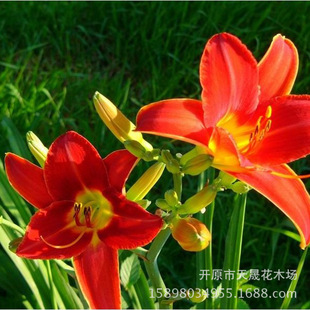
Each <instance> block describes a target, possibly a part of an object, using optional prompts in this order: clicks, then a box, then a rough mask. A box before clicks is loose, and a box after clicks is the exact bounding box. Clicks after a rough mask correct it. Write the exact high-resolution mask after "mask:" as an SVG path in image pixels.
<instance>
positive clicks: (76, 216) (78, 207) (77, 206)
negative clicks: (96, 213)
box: [73, 202, 83, 226]
mask: <svg viewBox="0 0 310 310" xmlns="http://www.w3.org/2000/svg"><path fill="white" fill-rule="evenodd" d="M81 208H82V204H81V203H77V202H76V203H75V204H74V215H73V218H74V220H75V223H76V225H77V226H83V224H82V223H81V222H80V219H79V213H80V210H81Z"/></svg>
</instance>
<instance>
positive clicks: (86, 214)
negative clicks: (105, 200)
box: [84, 206, 92, 228]
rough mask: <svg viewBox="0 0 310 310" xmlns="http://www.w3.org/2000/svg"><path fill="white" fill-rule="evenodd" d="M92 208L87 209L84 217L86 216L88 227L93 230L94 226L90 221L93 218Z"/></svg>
mask: <svg viewBox="0 0 310 310" xmlns="http://www.w3.org/2000/svg"><path fill="white" fill-rule="evenodd" d="M91 211H92V210H91V207H90V206H89V207H85V209H84V216H85V221H86V226H87V227H88V228H92V225H91V221H90V218H91Z"/></svg>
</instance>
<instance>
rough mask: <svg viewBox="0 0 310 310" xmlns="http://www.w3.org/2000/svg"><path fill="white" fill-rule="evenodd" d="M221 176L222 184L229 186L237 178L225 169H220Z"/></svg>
mask: <svg viewBox="0 0 310 310" xmlns="http://www.w3.org/2000/svg"><path fill="white" fill-rule="evenodd" d="M219 178H220V180H221V185H222V186H225V187H228V188H229V187H230V186H231V184H232V183H234V182H235V181H236V180H237V179H236V178H235V177H233V176H231V175H230V174H228V173H226V172H223V171H220V174H219Z"/></svg>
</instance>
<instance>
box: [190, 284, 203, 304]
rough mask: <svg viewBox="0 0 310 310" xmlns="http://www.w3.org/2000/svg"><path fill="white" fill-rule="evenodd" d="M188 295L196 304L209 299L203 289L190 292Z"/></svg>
mask: <svg viewBox="0 0 310 310" xmlns="http://www.w3.org/2000/svg"><path fill="white" fill-rule="evenodd" d="M187 295H188V297H189V300H190V301H191V302H193V303H196V304H198V303H200V302H203V301H204V300H206V298H207V292H206V291H205V290H204V289H202V288H196V289H195V291H194V292H192V291H190V290H188V291H187Z"/></svg>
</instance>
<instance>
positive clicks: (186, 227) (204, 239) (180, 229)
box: [171, 217, 211, 252]
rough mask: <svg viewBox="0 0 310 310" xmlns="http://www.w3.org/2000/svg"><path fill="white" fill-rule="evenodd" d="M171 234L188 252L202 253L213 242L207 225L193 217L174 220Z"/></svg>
mask: <svg viewBox="0 0 310 310" xmlns="http://www.w3.org/2000/svg"><path fill="white" fill-rule="evenodd" d="M171 232H172V236H173V238H174V239H175V240H176V241H177V242H178V243H179V245H180V246H181V247H182V248H183V249H184V250H186V251H191V252H198V251H201V250H203V249H205V248H206V247H207V246H208V245H209V243H210V240H211V234H210V232H209V230H208V229H207V227H206V225H204V224H203V223H201V222H200V221H198V220H197V219H195V218H192V217H187V218H176V219H174V220H173V221H172V227H171Z"/></svg>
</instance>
